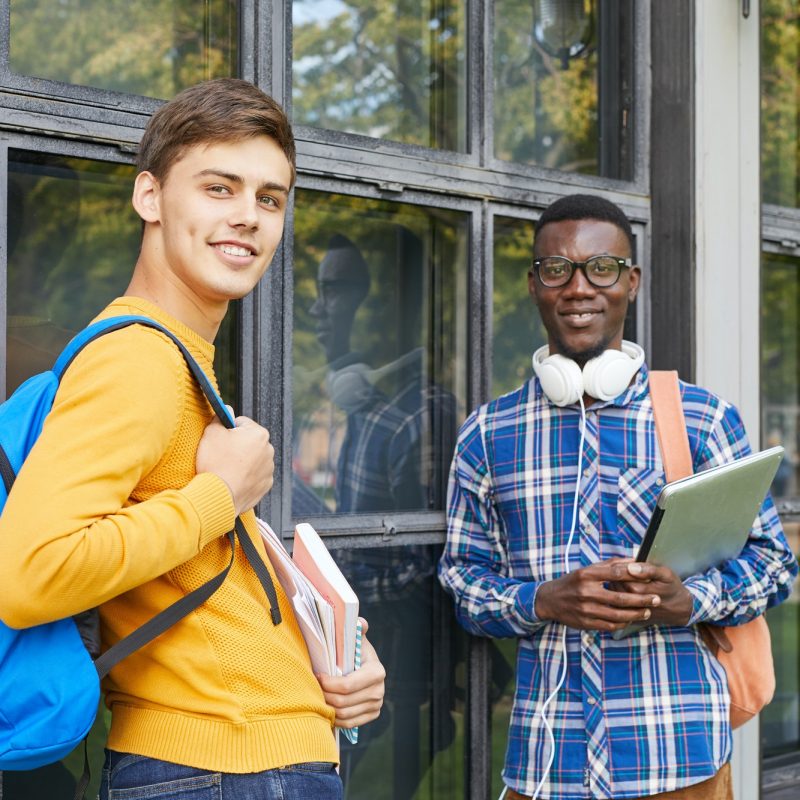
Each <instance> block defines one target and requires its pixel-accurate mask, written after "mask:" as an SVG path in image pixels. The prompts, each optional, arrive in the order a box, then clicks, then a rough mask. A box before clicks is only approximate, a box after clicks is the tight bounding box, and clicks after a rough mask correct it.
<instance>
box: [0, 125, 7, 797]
mask: <svg viewBox="0 0 800 800" xmlns="http://www.w3.org/2000/svg"><path fill="white" fill-rule="evenodd" d="M0 226H2V235H1V236H0V274H2V276H3V278H2V284H1V285H0V329H1V330H2V331H3V335H2V336H0V398H1V399H2V400H5V398H6V354H7V352H8V348H7V340H8V142H7V140H5V138H4V137H3V138H0ZM1 783H2V773H1V772H0V784H1Z"/></svg>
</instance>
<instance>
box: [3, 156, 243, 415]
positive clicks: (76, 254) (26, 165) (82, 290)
mask: <svg viewBox="0 0 800 800" xmlns="http://www.w3.org/2000/svg"><path fill="white" fill-rule="evenodd" d="M134 174H135V170H134V168H133V167H132V166H129V165H127V164H111V163H107V162H101V161H90V160H88V159H83V158H71V157H62V156H54V155H49V154H46V153H30V152H24V151H19V150H11V151H9V165H8V213H9V219H8V292H7V314H8V320H7V352H6V355H7V359H6V392H7V394H10V393H11V392H12V391H13V390H14V389H15V388H16V387H17V386H18V385H19V384H20V383H22V381H24V380H25V379H26V378H28V377H30V376H31V375H34V374H35V373H37V372H42V371H43V370H46V369H50V367H52V366H53V362H54V361H55V358H56V356H57V355H58V353H59V352H61V349H62V348H63V346H64V345H65V344H66V343H67V341H69V339H70V338H71V337H72V335H73V334H74V333H75V332H77V331H79V330H80V329H81V328H83V327H84V326H85V325H86V324H87V323H88V322H90V321H91V320H92V319H93V318H94V317H95V316H96V315H97V314H98V313H99V312H100V311H101V310H102V309H103V308H104V307H105V306H106V305H107V304H108V303H109V302H110V301H111V300H113V299H114V298H115V297H117V296H119V295H121V294H123V293H124V292H125V289H126V287H127V285H128V281H129V280H130V277H131V272H132V270H133V266H134V264H135V263H136V258H137V256H138V254H139V242H140V240H141V220H140V219H139V217H138V216H137V214H136V212H135V211H134V210H133V208H132V206H131V202H130V197H131V190H132V188H133V178H134ZM232 330H235V313H234V314H230V313H229V314H228V317H227V318H226V321H225V322H224V323H223V328H222V330H221V331H220V341H221V342H222V343H223V344H222V346H221V347H219V348H218V351H217V364H216V367H217V370H218V378H219V381H220V388H221V390H222V392H223V395H224V396H225V397H226V398H234V389H235V382H234V380H233V378H234V375H233V365H235V363H236V362H235V346H236V342H235V341H234V340H235V338H236V337H235V336H233V335H232V333H231V331H232ZM229 402H231V400H229Z"/></svg>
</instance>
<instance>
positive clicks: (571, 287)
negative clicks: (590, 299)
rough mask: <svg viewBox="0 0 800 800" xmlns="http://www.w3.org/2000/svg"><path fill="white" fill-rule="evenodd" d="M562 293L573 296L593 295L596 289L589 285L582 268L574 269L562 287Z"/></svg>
mask: <svg viewBox="0 0 800 800" xmlns="http://www.w3.org/2000/svg"><path fill="white" fill-rule="evenodd" d="M564 292H565V293H569V294H574V295H593V294H595V293H596V292H597V287H596V286H593V285H592V284H591V283H589V279H588V278H587V277H586V272H585V271H584V268H582V267H576V268H575V270H574V271H573V273H572V275H571V276H570V279H569V282H568V283H567V285H566V286H565V287H564Z"/></svg>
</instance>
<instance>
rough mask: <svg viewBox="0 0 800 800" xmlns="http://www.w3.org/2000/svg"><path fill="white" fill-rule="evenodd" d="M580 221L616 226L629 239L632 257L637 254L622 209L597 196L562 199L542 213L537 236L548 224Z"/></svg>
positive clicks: (536, 229)
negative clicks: (589, 220) (587, 220)
mask: <svg viewBox="0 0 800 800" xmlns="http://www.w3.org/2000/svg"><path fill="white" fill-rule="evenodd" d="M578 219H597V220H601V221H602V222H610V223H611V224H612V225H616V226H617V227H618V228H619V229H620V230H621V231H622V232H623V233H624V234H625V236H627V237H628V244H629V245H630V248H631V255H633V254H634V253H635V252H636V250H635V246H634V244H635V243H634V239H633V230H632V229H631V223H630V221H629V220H628V218H627V217H626V216H625V214H624V212H623V211H622V209H621V208H620V207H619V206H618V205H616V204H615V203H612V202H611V201H610V200H606V199H605V198H604V197H598V196H597V195H595V194H570V195H567V196H566V197H560V198H559V199H558V200H556V201H555V202H553V203H551V204H550V205H549V206H548V207H547V208H546V209H545V210H544V211H543V212H542V215H541V216H540V217H539V219H538V220H537V221H536V226H535V234H536V235H538V233H539V231H540V230H541V229H542V228H543V227H544V226H545V225H547V223H548V222H564V221H566V220H578Z"/></svg>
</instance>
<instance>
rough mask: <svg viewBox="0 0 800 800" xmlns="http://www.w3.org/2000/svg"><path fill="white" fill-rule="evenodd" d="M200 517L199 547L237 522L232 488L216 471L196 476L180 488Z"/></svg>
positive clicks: (222, 533) (221, 534)
mask: <svg viewBox="0 0 800 800" xmlns="http://www.w3.org/2000/svg"><path fill="white" fill-rule="evenodd" d="M181 492H182V493H183V494H184V495H185V496H186V498H187V499H188V500H189V502H190V503H191V504H192V506H193V507H194V509H195V511H196V512H197V516H198V518H199V520H200V543H199V544H200V550H202V549H203V548H204V547H205V546H206V545H207V544H208V543H209V542H210V541H213V540H214V539H216V538H218V537H220V536H223V535H224V534H226V533H227V532H228V531H229V530H231V529H232V528H233V526H234V524H235V523H236V508H235V507H234V505H233V497H232V496H231V490H230V489H229V488H228V485H227V484H226V483H225V481H223V480H222V478H220V477H219V476H218V475H215V474H214V473H213V472H201V473H200V474H199V475H195V476H194V478H192V480H191V481H189V483H187V484H186V486H184V487H183V489H181Z"/></svg>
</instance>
